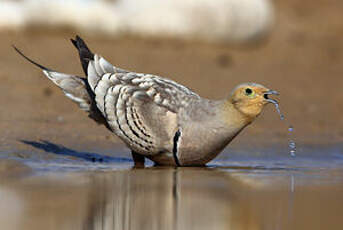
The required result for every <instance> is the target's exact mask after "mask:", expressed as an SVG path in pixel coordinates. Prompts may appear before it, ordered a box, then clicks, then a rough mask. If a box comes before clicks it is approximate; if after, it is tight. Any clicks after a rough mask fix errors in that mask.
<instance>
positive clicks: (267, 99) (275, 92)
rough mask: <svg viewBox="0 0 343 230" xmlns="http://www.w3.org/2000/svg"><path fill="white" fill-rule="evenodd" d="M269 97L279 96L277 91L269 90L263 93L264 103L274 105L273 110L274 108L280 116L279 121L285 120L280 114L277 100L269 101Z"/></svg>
mask: <svg viewBox="0 0 343 230" xmlns="http://www.w3.org/2000/svg"><path fill="white" fill-rule="evenodd" d="M269 95H280V94H279V93H278V92H277V91H275V90H269V91H267V92H265V93H264V94H263V97H264V98H265V99H266V101H268V102H269V103H272V104H274V105H275V108H276V111H277V112H278V113H279V115H280V119H281V120H284V119H285V116H284V115H283V114H282V113H281V111H280V107H279V102H278V101H277V100H274V99H271V98H269V97H268V96H269Z"/></svg>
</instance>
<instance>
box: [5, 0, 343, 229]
mask: <svg viewBox="0 0 343 230" xmlns="http://www.w3.org/2000/svg"><path fill="white" fill-rule="evenodd" d="M342 12H343V1H341V0H316V1H313V0H301V1H300V0H112V1H111V0H68V1H67V0H0V223H1V226H2V228H4V229H7V230H11V229H15V230H17V229H35V230H37V229H120V230H122V229H139V230H142V229H149V230H151V229H173V230H175V229H187V230H188V229H197V230H198V229H235V230H240V229H242V230H247V229H252V230H257V229H261V230H269V229H270V230H275V229H292V230H297V229H299V230H300V229H301V230H303V229H311V230H316V229H318V230H321V229H330V230H333V229H337V230H340V229H341V228H342V215H341V214H342V212H343V210H342V209H343V197H342V194H343V184H342V178H343V170H342V169H343V157H342V151H343V150H342V144H343V119H342V108H343V93H342V87H343V39H342V37H343V14H342ZM77 34H78V35H80V36H81V37H82V38H83V39H84V40H85V41H86V42H87V44H88V45H89V47H90V48H91V50H93V52H96V53H98V54H101V55H102V56H103V57H105V58H106V59H107V60H108V61H110V62H111V63H113V64H114V65H116V66H118V67H121V68H124V69H128V70H132V71H135V72H143V73H152V74H157V75H160V76H163V77H167V78H170V79H173V80H175V81H177V82H179V83H181V84H184V85H186V86H187V87H189V88H191V89H193V90H194V91H195V92H197V93H198V94H200V95H201V96H203V97H207V98H213V99H219V98H224V97H227V96H228V95H229V93H230V91H231V90H232V89H233V88H234V87H235V86H236V85H238V84H240V83H243V82H257V83H260V84H263V85H265V86H267V87H269V88H271V89H274V90H277V91H279V92H280V94H281V95H280V96H279V99H278V100H279V101H280V107H281V111H282V112H283V113H284V115H285V117H286V120H285V121H281V120H280V118H279V115H278V114H277V112H276V110H275V108H274V107H273V106H272V105H269V106H267V107H266V109H265V111H264V112H263V114H262V115H261V116H260V117H259V118H258V119H257V120H256V121H255V122H254V123H253V124H252V125H250V126H249V127H247V128H246V129H245V130H244V131H243V132H242V133H241V134H240V135H239V136H238V137H237V138H235V140H234V141H233V142H232V143H231V144H230V145H229V146H228V148H227V149H225V150H224V152H223V153H222V154H221V155H220V156H219V157H218V158H216V159H215V160H214V161H212V162H210V163H209V167H206V168H176V169H175V168H158V167H151V168H148V169H144V170H141V169H131V167H132V163H133V162H132V161H131V160H130V151H129V149H128V148H125V146H123V144H122V142H120V141H119V139H118V138H117V137H115V136H114V135H113V134H111V133H110V132H108V131H107V130H106V129H105V128H104V127H100V126H98V125H97V124H95V123H94V122H93V121H91V120H90V119H89V118H88V117H87V116H86V114H85V113H84V112H83V111H81V110H80V109H79V108H78V107H77V106H76V105H75V104H74V103H73V102H71V101H70V100H69V99H68V98H66V97H65V96H64V95H63V93H62V92H61V90H60V89H58V88H57V87H56V86H55V85H53V83H52V82H50V80H48V79H46V78H45V76H44V75H43V74H42V73H41V71H40V70H39V69H37V68H36V67H34V66H33V65H32V64H30V63H28V62H27V61H25V60H24V59H23V58H22V57H20V56H19V55H18V54H17V53H15V52H14V50H13V48H12V47H11V45H12V44H14V45H16V46H17V47H18V48H20V49H21V50H22V51H23V52H24V53H25V54H27V55H28V56H29V57H31V58H32V59H34V60H36V61H37V62H38V63H41V64H43V65H45V66H47V67H50V68H52V69H55V70H58V71H61V72H65V73H72V74H79V75H83V73H82V70H81V65H80V63H79V58H78V54H77V51H76V50H75V49H74V47H73V45H72V44H71V42H70V40H69V39H70V38H72V37H75V35H77ZM290 125H292V126H293V127H294V132H293V133H291V134H290V133H289V132H288V127H289V126H290ZM290 140H294V141H295V143H296V148H297V152H296V155H297V156H296V157H291V156H290V154H289V153H290V152H289V145H288V144H289V141H290ZM150 166H151V164H150ZM75 171H77V172H76V173H75ZM103 171H106V172H103Z"/></svg>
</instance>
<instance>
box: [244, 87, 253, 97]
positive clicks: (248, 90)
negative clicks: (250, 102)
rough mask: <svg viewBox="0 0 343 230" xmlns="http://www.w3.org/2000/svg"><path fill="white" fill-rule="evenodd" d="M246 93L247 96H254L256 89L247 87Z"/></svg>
mask: <svg viewBox="0 0 343 230" xmlns="http://www.w3.org/2000/svg"><path fill="white" fill-rule="evenodd" d="M245 95H247V96H253V95H254V91H253V90H252V89H250V88H246V89H245Z"/></svg>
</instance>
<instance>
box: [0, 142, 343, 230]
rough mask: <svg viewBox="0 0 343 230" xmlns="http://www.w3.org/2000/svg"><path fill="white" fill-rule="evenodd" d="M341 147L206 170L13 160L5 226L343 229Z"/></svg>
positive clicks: (246, 155)
mask: <svg viewBox="0 0 343 230" xmlns="http://www.w3.org/2000/svg"><path fill="white" fill-rule="evenodd" d="M340 150H341V146H333V147H330V148H328V147H326V148H322V149H320V148H316V149H311V148H310V147H307V148H303V149H302V151H300V152H298V155H297V157H295V158H294V157H291V156H290V155H289V154H287V150H286V153H285V154H282V151H281V152H278V151H275V149H274V150H273V149H269V150H268V148H267V149H260V150H259V151H260V152H261V154H257V152H259V151H257V150H255V151H254V153H255V155H252V154H251V153H252V152H251V151H248V150H247V151H242V150H240V151H236V152H231V153H230V154H228V153H224V154H223V155H222V156H221V157H220V158H218V159H217V160H215V161H213V162H211V163H210V164H209V165H208V167H206V168H170V167H165V168H163V167H153V166H152V165H151V164H150V166H149V167H147V168H145V169H133V168H132V161H131V160H130V159H129V158H125V157H118V158H114V157H113V158H111V157H108V158H104V159H103V160H100V159H98V158H96V157H100V155H94V157H93V156H92V155H89V154H91V153H87V154H88V155H87V154H86V153H80V152H77V151H75V150H73V151H74V152H72V151H71V150H69V152H63V151H66V150H65V149H60V151H62V152H63V153H68V154H66V155H69V156H70V155H72V156H73V158H65V156H63V154H61V153H60V155H58V157H57V158H56V159H49V160H42V159H41V160H38V159H30V158H23V159H14V158H12V159H11V160H9V159H8V157H7V158H6V159H3V160H2V161H0V175H1V176H0V181H1V183H0V184H1V185H0V222H1V223H2V226H4V229H38V230H40V229H120V230H122V229H149V230H150V229H235V230H240V229H244V230H246V229H254V230H255V229H263V230H265V229H267V230H268V229H273V230H274V229H341V226H342V224H343V219H342V218H341V217H342V213H343V154H342V152H341V151H340ZM55 152H56V150H55ZM61 155H62V156H61ZM118 155H119V156H120V155H121V154H120V153H118ZM69 156H68V157H69ZM76 156H78V157H76ZM85 156H87V157H88V158H87V157H85ZM92 157H93V158H94V159H95V160H94V159H93V158H92ZM93 161H95V162H93Z"/></svg>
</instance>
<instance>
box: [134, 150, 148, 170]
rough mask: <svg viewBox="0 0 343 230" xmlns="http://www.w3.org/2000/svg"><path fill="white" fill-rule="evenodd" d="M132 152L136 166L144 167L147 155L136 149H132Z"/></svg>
mask: <svg viewBox="0 0 343 230" xmlns="http://www.w3.org/2000/svg"><path fill="white" fill-rule="evenodd" d="M131 154H132V158H133V161H134V163H135V165H134V168H144V162H145V157H144V156H143V155H141V154H139V153H136V152H135V151H132V152H131Z"/></svg>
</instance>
